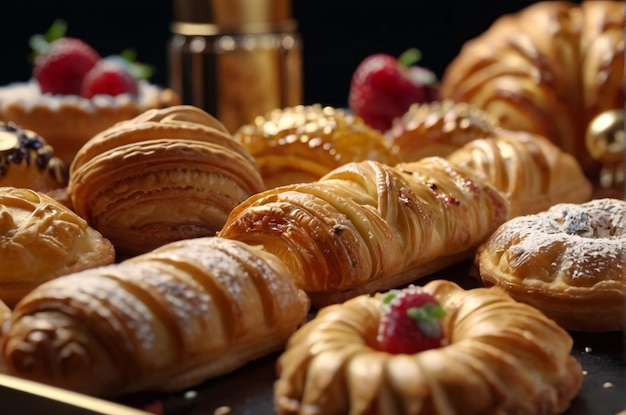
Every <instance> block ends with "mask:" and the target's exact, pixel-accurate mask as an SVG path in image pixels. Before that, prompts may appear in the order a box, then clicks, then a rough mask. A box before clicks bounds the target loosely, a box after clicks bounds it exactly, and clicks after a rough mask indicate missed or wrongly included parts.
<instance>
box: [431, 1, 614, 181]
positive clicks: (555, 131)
mask: <svg viewBox="0 0 626 415" xmlns="http://www.w3.org/2000/svg"><path fill="white" fill-rule="evenodd" d="M624 7H625V4H624V2H623V1H596V0H594V1H591V0H589V1H583V2H581V3H580V4H577V3H576V2H567V1H539V2H534V4H532V5H530V6H528V7H526V8H524V9H522V10H521V11H519V12H517V13H513V14H509V15H506V16H502V17H500V18H498V19H497V20H496V21H495V22H494V23H493V24H492V25H491V27H489V28H488V29H487V30H486V31H485V32H484V33H482V34H481V35H479V36H478V37H476V38H474V39H471V40H469V41H468V42H466V43H465V45H464V46H463V47H462V49H461V50H460V52H459V54H458V56H457V57H456V58H455V59H453V60H452V62H451V63H450V65H448V67H447V68H446V71H445V73H444V75H443V77H442V81H441V95H442V97H443V98H446V99H452V100H454V101H462V102H467V103H469V104H471V105H473V106H476V107H478V108H481V109H483V110H485V111H487V112H489V113H490V114H492V115H493V116H494V117H496V118H497V119H498V120H499V122H500V124H501V125H502V127H504V128H508V129H511V130H523V131H530V132H533V133H536V134H539V135H542V136H544V137H547V138H549V139H550V140H552V141H553V142H554V143H555V144H557V145H558V146H559V147H560V148H562V149H563V150H565V151H566V152H568V153H571V154H573V155H574V156H575V157H576V158H577V159H578V161H579V162H580V163H581V164H582V166H583V170H584V171H585V172H587V173H588V174H595V173H597V171H598V169H599V163H598V162H595V161H594V160H593V159H592V158H591V157H590V155H589V154H588V152H587V149H586V146H585V132H586V130H587V125H588V124H589V122H590V121H591V120H592V119H593V118H594V117H595V116H596V115H598V114H600V113H602V112H604V111H606V110H610V109H615V108H624V87H623V85H624V29H625V27H624Z"/></svg>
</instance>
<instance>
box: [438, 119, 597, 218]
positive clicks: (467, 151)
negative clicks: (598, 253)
mask: <svg viewBox="0 0 626 415" xmlns="http://www.w3.org/2000/svg"><path fill="white" fill-rule="evenodd" d="M448 161H449V162H450V163H451V164H454V165H456V166H461V167H464V168H467V169H470V170H472V171H473V172H475V173H477V174H478V175H480V176H481V177H482V178H484V179H485V180H487V181H489V182H490V183H491V184H492V185H493V186H495V187H496V188H497V189H498V190H500V191H502V192H503V193H504V194H506V195H507V196H508V198H509V201H510V205H511V210H510V217H515V216H520V215H526V214H531V213H537V212H541V211H543V210H545V209H548V208H549V207H551V206H552V205H554V204H556V203H582V202H586V201H588V200H589V199H590V198H591V194H592V191H593V189H592V185H591V182H590V181H589V180H588V179H587V178H586V177H585V175H584V172H583V171H582V168H581V167H580V164H579V163H578V161H577V160H576V159H575V158H574V157H573V156H572V155H570V154H567V153H564V152H563V151H562V150H561V149H560V148H558V147H557V146H556V145H554V144H553V143H552V142H550V141H549V140H548V139H546V138H544V137H541V136H538V135H536V134H531V133H526V132H521V131H509V130H503V129H499V130H498V133H497V135H495V136H494V137H492V138H486V139H476V140H474V141H471V142H469V143H467V144H466V145H465V146H464V147H462V148H460V149H459V150H457V151H455V152H454V153H452V154H451V155H449V156H448Z"/></svg>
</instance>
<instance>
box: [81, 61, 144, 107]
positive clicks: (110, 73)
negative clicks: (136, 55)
mask: <svg viewBox="0 0 626 415" xmlns="http://www.w3.org/2000/svg"><path fill="white" fill-rule="evenodd" d="M124 93H130V94H133V95H137V80H136V79H135V78H133V76H132V75H131V74H130V73H129V72H128V71H127V70H126V68H124V67H123V66H122V65H120V64H119V63H117V62H115V61H112V60H101V61H100V62H98V63H97V64H96V66H94V67H93V68H92V69H91V70H90V71H89V72H87V74H86V75H85V77H84V79H83V82H82V86H81V90H80V95H81V96H82V97H84V98H92V97H93V96H95V95H97V94H107V95H111V96H116V95H119V94H124Z"/></svg>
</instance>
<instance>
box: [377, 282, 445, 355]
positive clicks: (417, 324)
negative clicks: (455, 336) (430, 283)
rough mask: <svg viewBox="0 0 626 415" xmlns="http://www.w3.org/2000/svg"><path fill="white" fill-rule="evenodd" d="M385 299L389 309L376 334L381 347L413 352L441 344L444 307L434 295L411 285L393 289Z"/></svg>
mask: <svg viewBox="0 0 626 415" xmlns="http://www.w3.org/2000/svg"><path fill="white" fill-rule="evenodd" d="M383 301H384V303H385V304H384V306H385V308H386V310H385V314H384V315H383V317H382V319H381V322H380V326H379V329H378V338H377V340H378V348H379V349H380V350H382V351H386V352H389V353H407V354H413V353H417V352H421V351H424V350H428V349H434V348H437V347H441V346H442V341H443V332H442V330H441V323H440V319H441V318H442V317H443V316H444V315H445V310H444V309H443V308H441V305H439V303H438V302H437V300H436V299H435V297H433V296H432V295H431V294H429V293H427V292H425V291H423V290H422V288H421V287H417V286H414V285H411V286H409V287H407V288H405V289H403V290H393V291H390V292H389V294H387V295H386V296H385V297H384V299H383Z"/></svg>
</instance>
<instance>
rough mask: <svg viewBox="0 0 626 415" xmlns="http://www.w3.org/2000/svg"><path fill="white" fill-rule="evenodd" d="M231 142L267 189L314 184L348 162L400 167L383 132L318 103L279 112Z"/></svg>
mask: <svg viewBox="0 0 626 415" xmlns="http://www.w3.org/2000/svg"><path fill="white" fill-rule="evenodd" d="M233 137H234V139H235V140H237V141H239V142H241V144H242V145H243V146H244V147H245V148H246V149H247V150H248V151H249V152H250V154H252V156H253V157H254V158H255V160H256V163H257V165H258V166H259V169H260V170H261V176H262V177H263V181H264V182H265V185H266V187H267V188H273V187H278V186H282V185H286V184H293V183H306V182H313V181H316V180H318V179H319V178H320V177H322V176H323V175H324V174H326V173H328V172H329V171H331V170H332V169H334V168H337V167H339V166H341V165H342V164H345V163H349V162H355V161H362V160H370V159H371V160H377V161H380V162H382V163H386V164H390V165H393V164H396V163H397V162H398V157H397V155H396V154H395V152H393V151H392V149H391V148H390V147H389V144H388V143H387V140H386V138H385V136H384V135H383V134H382V133H381V132H380V131H378V130H376V129H373V128H370V127H369V126H367V125H366V124H365V122H364V121H363V120H362V119H361V118H360V117H357V116H354V115H352V114H347V113H346V112H345V111H344V110H342V109H338V108H333V107H329V106H326V107H322V106H321V105H319V104H315V105H298V106H295V107H287V108H282V109H275V110H273V111H270V112H268V113H267V114H265V115H263V116H258V117H256V118H255V119H254V121H253V122H251V123H249V124H246V125H244V126H242V127H241V128H239V130H238V131H237V132H235V134H233Z"/></svg>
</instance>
